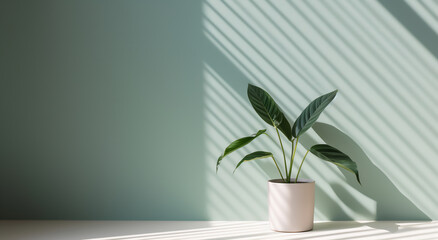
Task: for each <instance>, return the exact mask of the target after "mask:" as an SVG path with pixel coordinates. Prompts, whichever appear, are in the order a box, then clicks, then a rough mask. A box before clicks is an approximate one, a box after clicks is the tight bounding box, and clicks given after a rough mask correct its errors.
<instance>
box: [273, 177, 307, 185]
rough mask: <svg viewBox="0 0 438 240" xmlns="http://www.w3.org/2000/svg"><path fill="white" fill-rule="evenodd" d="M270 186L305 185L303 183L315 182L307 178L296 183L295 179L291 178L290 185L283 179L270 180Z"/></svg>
mask: <svg viewBox="0 0 438 240" xmlns="http://www.w3.org/2000/svg"><path fill="white" fill-rule="evenodd" d="M268 182H269V183H270V184H303V183H315V180H313V179H305V178H298V182H297V183H295V178H291V182H290V183H286V182H284V181H283V179H270V180H269V181H268Z"/></svg>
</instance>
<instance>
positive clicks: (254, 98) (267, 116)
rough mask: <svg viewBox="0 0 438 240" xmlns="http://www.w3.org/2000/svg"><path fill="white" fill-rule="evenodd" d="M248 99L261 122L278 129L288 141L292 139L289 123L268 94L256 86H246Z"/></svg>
mask: <svg viewBox="0 0 438 240" xmlns="http://www.w3.org/2000/svg"><path fill="white" fill-rule="evenodd" d="M248 99H249V101H250V103H251V105H252V107H253V108H254V110H255V111H256V113H257V114H258V115H259V116H260V117H261V118H262V119H263V121H265V122H266V123H267V124H269V125H271V126H273V127H277V128H278V129H280V131H281V132H283V134H284V135H285V136H286V137H287V138H288V139H289V140H291V139H292V130H291V127H290V124H289V121H288V120H287V118H286V117H285V116H284V114H283V112H282V111H281V109H280V107H279V106H278V105H277V103H275V101H274V99H273V98H272V97H271V96H270V95H269V93H267V92H266V91H265V90H263V89H261V88H259V87H257V86H254V85H251V84H248Z"/></svg>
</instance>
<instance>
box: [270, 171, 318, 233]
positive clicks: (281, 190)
mask: <svg viewBox="0 0 438 240" xmlns="http://www.w3.org/2000/svg"><path fill="white" fill-rule="evenodd" d="M268 192H269V193H268V202H269V222H270V224H271V229H272V230H274V231H279V232H303V231H309V230H312V228H313V210H314V208H315V181H313V180H311V179H299V180H298V183H295V179H293V180H291V183H285V182H283V180H281V179H272V180H269V182H268Z"/></svg>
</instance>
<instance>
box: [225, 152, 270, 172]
mask: <svg viewBox="0 0 438 240" xmlns="http://www.w3.org/2000/svg"><path fill="white" fill-rule="evenodd" d="M268 157H272V153H270V152H263V151H257V152H253V153H250V154H248V155H246V156H245V157H243V159H242V160H241V161H240V162H239V163H238V164H237V166H236V168H235V169H234V171H233V173H234V172H235V171H236V170H237V168H238V167H239V166H240V164H242V163H244V162H248V161H252V160H256V159H261V158H268Z"/></svg>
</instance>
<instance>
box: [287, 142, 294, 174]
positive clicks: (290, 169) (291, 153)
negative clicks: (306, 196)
mask: <svg viewBox="0 0 438 240" xmlns="http://www.w3.org/2000/svg"><path fill="white" fill-rule="evenodd" d="M295 140H296V138H294V139H292V141H291V142H292V151H291V152H290V161H291V163H290V166H289V176H287V179H288V182H290V176H291V175H292V155H293V153H294V141H295Z"/></svg>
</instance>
